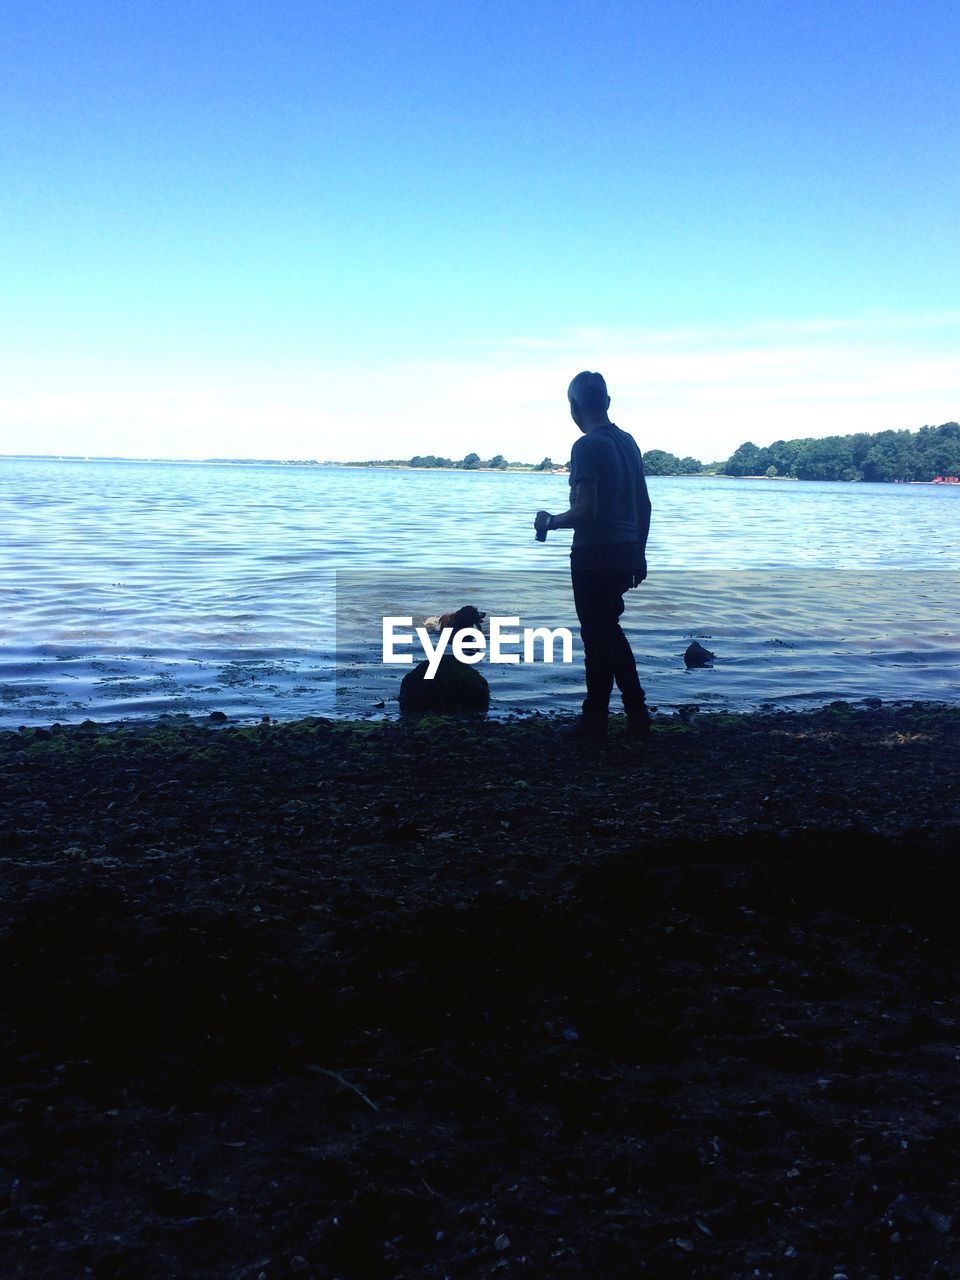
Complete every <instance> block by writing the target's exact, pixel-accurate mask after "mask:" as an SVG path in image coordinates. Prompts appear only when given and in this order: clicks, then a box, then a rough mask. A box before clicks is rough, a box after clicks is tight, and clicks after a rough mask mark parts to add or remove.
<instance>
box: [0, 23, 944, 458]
mask: <svg viewBox="0 0 960 1280" xmlns="http://www.w3.org/2000/svg"><path fill="white" fill-rule="evenodd" d="M2 22H3V40H2V41H0V83H2V84H3V85H4V91H3V107H2V109H0V110H2V115H0V173H2V175H3V181H2V188H0V278H2V282H0V453H3V454H14V453H53V454H59V453H64V454H66V453H69V454H81V455H88V456H103V455H119V456H128V457H180V458H192V457H258V458H311V459H319V460H324V459H334V460H346V459H369V458H406V457H409V456H411V455H412V454H415V453H421V454H424V453H437V454H441V455H444V456H449V457H453V458H458V457H462V456H463V455H464V454H465V453H467V452H471V451H473V452H477V453H479V454H480V455H481V457H488V456H492V455H494V454H497V453H502V454H504V455H506V456H507V457H508V458H510V459H516V460H525V461H539V460H540V459H541V458H542V457H544V456H547V455H549V456H550V457H553V458H554V459H557V460H561V459H564V458H566V457H567V456H568V453H569V448H570V445H571V443H572V441H573V438H574V437H575V435H576V429H575V428H574V427H573V424H572V423H571V421H570V419H569V415H568V412H567V405H566V387H567V384H568V383H569V381H570V379H571V378H572V377H573V375H574V374H575V373H577V372H578V371H579V370H580V369H598V370H600V371H601V372H603V373H604V374H605V376H606V377H607V381H608V385H609V389H610V393H611V396H612V400H613V403H612V406H611V416H612V417H613V419H614V420H615V421H617V422H618V423H619V424H620V425H621V426H622V427H624V428H626V429H628V430H630V431H632V432H633V433H634V434H635V435H636V437H637V440H638V442H639V443H640V446H641V448H644V449H648V448H660V449H667V450H670V451H671V452H674V453H677V454H680V455H693V456H694V457H697V458H700V459H701V460H703V461H713V460H716V459H721V458H725V457H727V456H728V455H729V454H730V453H731V452H732V451H733V449H734V448H736V447H737V445H739V444H741V443H742V442H743V441H745V440H748V439H750V440H753V441H754V442H755V443H757V444H766V443H769V442H770V441H772V440H774V439H780V438H791V437H795V436H800V435H810V436H819V435H828V434H835V433H846V432H851V431H879V430H883V429H886V428H888V427H897V428H904V427H908V428H911V429H915V428H917V427H919V426H921V425H923V424H925V423H931V424H936V423H940V422H944V421H949V420H956V419H958V418H960V252H958V250H957V245H958V244H960V212H958V211H960V75H958V74H957V71H958V53H960V9H958V8H957V6H956V4H955V0H943V2H942V3H941V2H940V0H909V2H908V0H902V2H901V0H869V2H867V0H864V2H861V0H829V2H823V0H789V2H788V0H682V2H681V0H632V2H631V3H619V2H617V3H614V2H611V0H591V2H590V3H584V2H580V0H516V2H515V3H508V2H506V0H403V3H400V2H399V0H394V2H392V3H386V2H385V0H345V2H343V3H341V2H339V0H338V2H336V3H332V2H326V0H269V3H267V2H265V0H243V2H242V3H241V2H239V0H234V2H233V3H226V0H220V2H218V3H213V2H211V0H164V3H163V4H161V5H140V4H132V3H128V2H127V0H124V2H123V3H120V2H119V0H98V2H97V3H96V4H78V3H76V0H66V2H64V0H6V3H5V5H4V11H3V19H2Z"/></svg>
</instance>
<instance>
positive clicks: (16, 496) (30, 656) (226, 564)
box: [0, 459, 960, 725]
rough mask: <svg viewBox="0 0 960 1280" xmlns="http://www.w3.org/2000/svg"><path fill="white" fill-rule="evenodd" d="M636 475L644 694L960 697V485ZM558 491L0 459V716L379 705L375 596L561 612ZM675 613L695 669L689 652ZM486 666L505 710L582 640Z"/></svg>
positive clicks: (568, 695) (548, 485)
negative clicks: (712, 657)
mask: <svg viewBox="0 0 960 1280" xmlns="http://www.w3.org/2000/svg"><path fill="white" fill-rule="evenodd" d="M650 490H651V496H652V499H653V503H654V523H653V531H652V534H651V543H650V548H649V560H650V565H651V576H650V578H649V580H648V582H647V583H645V584H644V585H643V587H642V588H641V589H640V590H639V591H636V592H633V593H631V595H630V604H629V607H628V613H627V626H628V629H629V631H630V634H631V637H632V639H633V642H634V647H635V649H636V650H637V654H638V658H639V660H640V664H641V668H642V671H643V677H642V678H643V679H644V683H645V684H646V686H647V688H648V691H649V695H650V698H651V700H652V701H654V702H659V703H660V705H662V706H665V707H672V706H676V705H680V704H682V703H689V702H700V703H705V704H714V705H718V706H721V705H722V706H728V707H736V708H740V707H750V706H756V705H758V704H759V703H762V702H787V703H792V704H802V703H804V702H812V701H817V700H823V699H825V698H834V697H848V698H852V697H862V696H866V695H868V694H871V695H877V696H880V697H884V698H896V697H907V698H919V697H929V698H949V699H955V698H956V697H957V696H958V695H957V689H958V682H957V678H956V677H957V670H958V646H960V641H958V636H957V629H956V625H955V623H954V620H953V616H952V612H951V609H950V602H951V601H952V600H953V599H955V596H956V591H955V584H956V575H957V573H958V571H960V492H958V491H956V490H951V489H949V488H946V487H927V486H907V485H840V484H800V483H792V484H791V483H786V482H784V483H777V482H766V481H726V480H720V479H703V478H696V477H685V478H675V479H674V478H669V479H667V478H663V479H660V478H653V479H651V481H650ZM566 499H567V489H566V480H565V478H564V477H560V476H544V475H535V474H484V473H464V472H420V471H416V472H395V471H383V470H375V469H371V470H353V469H342V468H318V467H285V466H276V465H274V466H269V465H264V466H230V465H201V464H148V463H109V462H90V463H82V462H57V461H53V460H39V461H35V460H26V459H0V523H2V528H3V531H4V536H3V541H2V545H0V723H3V724H6V725H17V724H28V723H44V722H47V723H48V722H50V721H51V720H57V719H58V720H61V721H68V720H76V719H83V718H84V717H86V716H91V717H93V718H100V719H111V718H117V717H120V716H128V715H142V716H155V715H157V714H160V713H162V712H165V711H189V712H191V713H194V714H196V713H204V712H208V711H210V710H212V709H219V710H223V711H225V712H227V714H229V715H231V716H236V717H259V715H261V714H270V715H278V716H295V715H305V714H333V713H334V712H336V711H347V712H349V713H351V714H364V713H367V712H368V711H370V709H371V707H372V706H373V704H374V703H375V702H377V701H379V700H380V698H381V697H382V698H384V700H385V701H386V702H387V706H386V708H385V713H388V714H389V713H390V712H391V706H390V702H389V699H390V697H391V696H393V695H394V694H395V692H396V687H397V685H398V684H399V678H400V676H401V675H402V674H403V671H402V669H401V668H392V669H390V670H389V672H388V673H387V674H384V672H383V671H379V672H378V671H377V670H376V666H377V664H376V662H374V658H376V657H377V656H378V654H377V653H376V652H375V651H374V648H372V644H373V641H377V640H378V638H379V631H378V630H377V631H376V632H375V634H374V636H373V641H371V637H370V632H369V627H370V623H371V617H372V615H373V614H376V625H377V628H379V619H380V617H381V616H382V613H377V610H379V609H380V608H381V604H382V601H383V599H385V598H387V597H390V598H395V599H396V601H397V605H398V607H397V612H399V613H400V614H408V613H410V614H415V613H417V612H418V611H422V613H423V615H424V616H425V615H426V614H430V613H437V612H442V611H444V610H446V609H448V608H451V607H456V606H457V605H460V604H464V603H467V602H470V601H472V600H474V599H476V602H477V603H478V605H479V607H480V608H482V609H484V610H485V611H486V612H487V613H497V614H500V615H507V616H511V615H513V616H515V615H519V616H520V617H521V618H522V619H523V623H524V625H537V622H536V619H537V618H538V617H539V618H541V619H543V620H545V621H550V624H551V625H554V626H556V625H567V626H571V627H573V628H574V629H575V620H573V618H572V609H571V602H570V596H569V584H568V582H567V577H566V561H567V553H568V549H569V535H563V534H561V535H551V536H550V538H549V539H548V541H547V542H546V543H545V544H539V543H537V542H535V540H534V538H533V531H532V517H533V513H534V512H535V511H536V510H537V509H538V508H539V507H546V508H548V509H553V510H559V509H561V508H562V507H564V506H565V505H566ZM493 567H495V568H496V570H497V574H492V573H491V569H492V568H493ZM454 569H456V570H460V571H462V575H461V576H460V577H459V578H455V579H453V580H451V578H450V576H449V575H450V572H451V570H454ZM404 575H406V577H404ZM498 575H499V577H498ZM335 579H336V581H335ZM461 584H463V585H461ZM335 588H336V590H335ZM455 589H456V591H457V592H458V594H453V592H454V590H455ZM464 592H466V594H464ZM471 592H472V593H473V594H471ZM451 597H452V598H451ZM481 597H482V598H481ZM335 601H336V610H335ZM401 606H403V607H401ZM693 636H700V637H702V636H709V637H710V644H709V647H710V648H711V649H714V650H715V651H716V653H717V662H716V664H715V667H714V669H713V670H712V671H695V672H687V671H686V670H685V669H684V667H683V663H682V657H681V655H682V653H683V650H684V649H685V648H686V645H687V643H689V640H690V638H691V637H693ZM338 646H339V647H338ZM337 661H339V666H338V667H337V670H336V674H337V675H338V676H339V697H338V698H337V699H335V697H334V676H335V663H336V662H337ZM484 670H485V672H486V674H488V676H489V678H490V681H491V687H492V689H493V691H494V698H495V706H497V707H499V708H501V709H510V708H520V707H523V708H536V709H540V710H566V709H568V708H572V707H574V706H576V705H577V704H578V702H579V699H580V697H581V696H582V693H581V683H580V667H579V665H578V664H575V665H574V666H573V667H572V668H569V669H564V668H561V667H553V668H544V667H543V666H540V665H538V666H533V667H531V666H524V665H521V666H519V667H513V668H510V667H497V668H495V669H489V670H488V669H486V668H484Z"/></svg>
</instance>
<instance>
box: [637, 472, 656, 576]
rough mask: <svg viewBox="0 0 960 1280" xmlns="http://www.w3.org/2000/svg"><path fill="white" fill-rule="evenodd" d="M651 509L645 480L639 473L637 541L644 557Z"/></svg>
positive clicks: (648, 534)
mask: <svg viewBox="0 0 960 1280" xmlns="http://www.w3.org/2000/svg"><path fill="white" fill-rule="evenodd" d="M652 510H653V507H652V505H651V502H650V495H649V493H647V478H646V476H645V475H644V474H643V471H642V470H641V472H640V483H639V485H638V486H637V541H638V542H639V543H640V550H641V551H642V552H643V553H644V555H646V551H647V538H648V537H649V536H650V513H651V511H652Z"/></svg>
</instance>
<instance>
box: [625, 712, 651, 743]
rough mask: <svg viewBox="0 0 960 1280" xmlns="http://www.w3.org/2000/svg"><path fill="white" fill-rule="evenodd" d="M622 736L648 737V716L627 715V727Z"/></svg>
mask: <svg viewBox="0 0 960 1280" xmlns="http://www.w3.org/2000/svg"><path fill="white" fill-rule="evenodd" d="M624 737H626V738H631V739H634V740H636V739H638V738H649V737H650V716H649V715H647V714H644V715H642V716H627V729H626V733H625V734H624Z"/></svg>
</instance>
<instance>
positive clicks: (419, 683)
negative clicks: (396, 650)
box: [400, 653, 490, 712]
mask: <svg viewBox="0 0 960 1280" xmlns="http://www.w3.org/2000/svg"><path fill="white" fill-rule="evenodd" d="M489 705H490V686H489V685H488V684H487V682H486V680H485V679H484V678H483V676H482V675H481V674H480V672H479V671H477V670H476V669H475V668H474V667H468V666H467V665H466V663H464V662H460V661H458V660H457V659H456V658H455V657H454V656H453V655H452V654H449V653H446V654H444V656H443V657H442V658H441V659H440V666H439V667H438V668H437V673H436V675H435V676H434V678H433V679H432V680H428V679H427V663H426V662H421V663H420V664H419V665H418V666H416V667H414V669H413V670H412V671H408V672H407V674H406V675H405V676H404V677H403V680H402V681H401V684H400V710H401V711H412V712H420V711H486V710H487V708H488V707H489Z"/></svg>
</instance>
